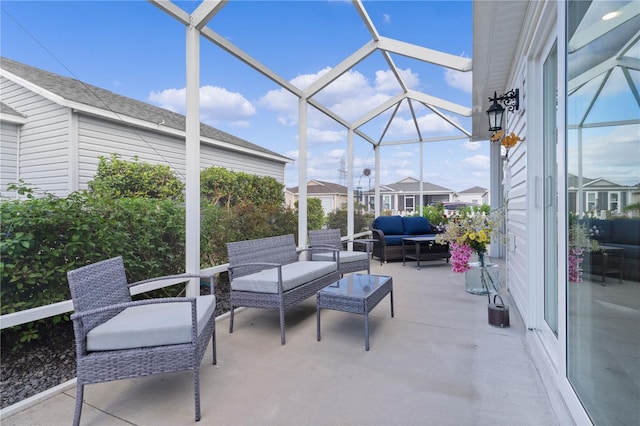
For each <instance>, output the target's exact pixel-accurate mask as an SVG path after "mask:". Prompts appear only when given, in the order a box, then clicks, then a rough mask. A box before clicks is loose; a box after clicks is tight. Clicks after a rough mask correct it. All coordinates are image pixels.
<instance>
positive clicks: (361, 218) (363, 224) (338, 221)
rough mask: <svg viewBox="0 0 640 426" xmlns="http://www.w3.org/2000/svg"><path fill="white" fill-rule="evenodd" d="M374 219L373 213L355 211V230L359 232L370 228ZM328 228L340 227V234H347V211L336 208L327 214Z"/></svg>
mask: <svg viewBox="0 0 640 426" xmlns="http://www.w3.org/2000/svg"><path fill="white" fill-rule="evenodd" d="M373 219H374V215H373V214H371V213H358V212H354V216H353V232H354V233H356V234H357V233H359V232H364V231H368V230H369V223H370V222H371V221H372V220H373ZM327 228H330V229H336V228H337V229H340V235H342V236H345V235H347V211H346V210H336V211H334V212H331V213H329V214H328V215H327Z"/></svg>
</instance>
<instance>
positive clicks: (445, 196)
mask: <svg viewBox="0 0 640 426" xmlns="http://www.w3.org/2000/svg"><path fill="white" fill-rule="evenodd" d="M420 193H421V191H420V180H419V179H416V178H413V177H407V178H404V179H402V180H399V181H398V182H395V183H390V184H388V185H380V206H381V208H380V210H382V211H390V212H391V213H392V214H400V215H405V214H409V215H411V214H414V213H415V212H417V211H418V210H419V209H420ZM363 196H364V200H363V202H364V203H365V205H373V200H374V199H375V194H374V190H373V189H372V190H369V191H366V192H364V194H363ZM455 199H456V192H455V191H454V190H452V189H449V188H445V187H443V186H440V185H436V184H433V183H430V182H422V205H423V206H426V205H429V204H433V203H446V202H449V201H455Z"/></svg>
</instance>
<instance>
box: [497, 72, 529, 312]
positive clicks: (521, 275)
mask: <svg viewBox="0 0 640 426" xmlns="http://www.w3.org/2000/svg"><path fill="white" fill-rule="evenodd" d="M525 72H526V63H524V61H521V62H520V63H519V64H518V66H517V71H516V75H518V76H521V75H524V73H525ZM508 86H509V87H508V88H505V92H506V91H507V90H509V89H510V88H511V87H518V88H520V93H521V96H522V93H523V92H524V93H526V90H527V88H526V87H524V88H523V86H522V79H520V78H517V81H514V82H513V83H509V85H508ZM523 89H524V90H523ZM529 96H531V94H529ZM520 108H521V109H523V108H526V106H525V105H523V102H522V99H521V106H520ZM505 114H506V117H505V122H504V123H505V124H507V128H506V130H507V131H508V132H509V133H511V132H514V133H515V134H516V135H518V136H519V137H520V138H522V139H525V140H526V141H528V140H529V138H527V137H526V136H527V128H526V122H525V120H524V119H523V115H520V114H519V113H517V112H509V111H507V112H506V113H505ZM505 166H508V167H510V169H511V185H510V189H509V193H508V194H507V195H506V196H507V197H508V200H507V206H508V208H507V212H506V214H507V217H508V221H507V251H508V253H507V256H508V262H507V265H506V268H507V271H506V273H507V276H508V282H509V291H510V293H511V296H512V297H513V299H514V301H515V303H516V305H517V306H518V309H519V311H520V313H521V314H522V316H523V318H526V315H527V311H528V308H529V306H528V300H529V295H528V291H529V289H528V282H529V280H528V258H529V256H530V254H531V253H530V250H531V246H530V244H528V243H527V239H528V236H527V227H528V223H529V219H530V217H529V216H528V214H527V202H528V196H529V194H531V193H532V191H531V189H530V188H529V186H528V185H530V181H528V180H527V142H520V143H518V144H517V145H516V146H515V147H514V148H511V150H510V151H509V162H508V163H507V164H505Z"/></svg>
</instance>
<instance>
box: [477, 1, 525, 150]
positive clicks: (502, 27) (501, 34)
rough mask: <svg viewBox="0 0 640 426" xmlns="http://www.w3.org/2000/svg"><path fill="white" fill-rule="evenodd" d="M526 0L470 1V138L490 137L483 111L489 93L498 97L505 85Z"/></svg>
mask: <svg viewBox="0 0 640 426" xmlns="http://www.w3.org/2000/svg"><path fill="white" fill-rule="evenodd" d="M528 3H529V2H527V1H508V2H507V1H474V2H473V96H472V110H473V113H472V136H471V140H474V141H477V140H487V139H489V137H490V136H491V133H490V132H489V130H488V128H489V122H488V120H487V114H486V111H487V109H488V108H489V105H490V102H489V96H493V93H494V92H497V93H498V96H500V95H502V94H504V93H505V92H506V91H508V90H511V88H507V87H506V85H507V81H508V79H509V73H510V72H511V67H512V65H513V63H514V62H515V61H514V56H515V53H516V48H517V45H518V41H519V37H520V34H521V32H522V28H523V23H524V18H525V14H526V12H527V7H528Z"/></svg>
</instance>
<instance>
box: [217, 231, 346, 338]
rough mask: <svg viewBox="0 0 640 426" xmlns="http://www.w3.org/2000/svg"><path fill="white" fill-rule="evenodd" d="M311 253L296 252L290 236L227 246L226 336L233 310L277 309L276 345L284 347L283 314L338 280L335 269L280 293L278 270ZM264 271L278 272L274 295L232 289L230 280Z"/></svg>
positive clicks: (231, 330)
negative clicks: (229, 291) (228, 310)
mask: <svg viewBox="0 0 640 426" xmlns="http://www.w3.org/2000/svg"><path fill="white" fill-rule="evenodd" d="M312 250H313V249H303V250H296V245H295V239H294V237H293V234H288V235H280V236H276V237H268V238H260V239H256V240H246V241H234V242H230V243H227V253H228V255H229V280H230V282H231V298H230V305H231V312H230V319H229V332H230V333H233V319H234V309H235V308H237V307H241V306H244V307H249V308H262V309H277V310H278V311H279V313H280V341H281V343H282V344H283V345H284V344H285V332H284V329H285V322H284V312H285V310H286V309H288V308H290V307H292V306H295V305H297V304H298V303H300V302H302V301H303V300H305V299H308V298H309V297H311V296H313V295H315V294H316V293H317V292H318V290H320V289H322V288H324V287H325V286H327V285H329V284H331V283H333V282H336V281H337V280H338V279H339V278H340V273H339V272H338V270H337V267H336V270H335V271H334V272H331V273H329V274H327V275H324V276H322V277H320V278H317V279H314V280H311V281H308V282H306V283H304V284H302V285H300V286H298V287H295V288H292V289H290V290H287V291H283V287H282V266H283V265H286V264H289V263H293V262H298V261H299V260H298V259H299V255H300V252H302V251H312ZM268 268H278V270H279V273H278V275H279V277H280V279H279V282H278V292H277V293H260V292H253V291H238V290H234V289H233V280H234V279H235V278H239V277H243V276H245V275H249V274H252V273H255V272H259V271H262V270H264V269H268Z"/></svg>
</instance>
